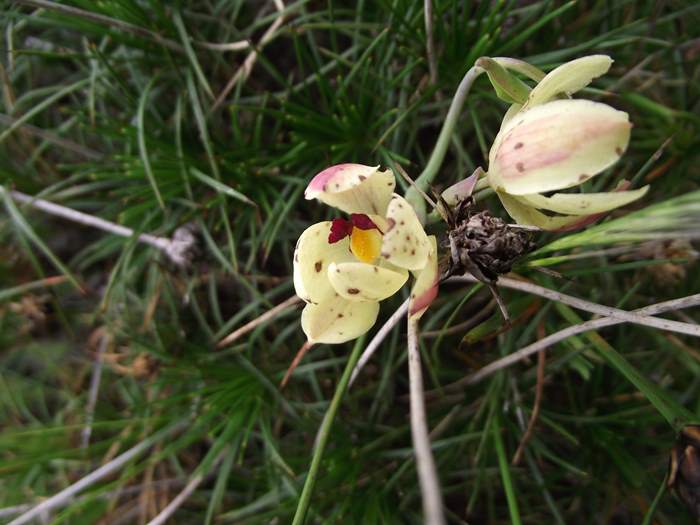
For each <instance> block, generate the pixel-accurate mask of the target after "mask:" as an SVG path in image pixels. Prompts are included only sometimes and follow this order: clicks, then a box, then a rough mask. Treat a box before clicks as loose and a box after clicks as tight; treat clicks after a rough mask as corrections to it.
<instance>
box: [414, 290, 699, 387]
mask: <svg viewBox="0 0 700 525" xmlns="http://www.w3.org/2000/svg"><path fill="white" fill-rule="evenodd" d="M499 281H500V279H499ZM699 305H700V294H695V295H689V296H687V297H682V298H681V299H674V300H672V301H665V302H663V303H657V304H653V305H651V306H647V307H644V308H640V309H638V310H634V312H633V313H635V314H638V315H644V316H648V315H656V314H661V313H664V312H669V311H673V310H680V309H683V308H690V307H692V306H699ZM623 322H625V321H624V320H622V319H619V318H618V319H615V318H612V317H603V318H601V319H594V320H591V321H586V322H584V323H580V324H575V325H573V326H569V327H567V328H564V329H563V330H560V331H559V332H555V333H553V334H551V335H548V336H547V337H545V338H543V339H540V340H539V341H537V342H535V343H532V344H531V345H528V346H526V347H524V348H521V349H520V350H518V351H517V352H513V353H512V354H509V355H507V356H505V357H503V358H501V359H497V360H496V361H494V362H493V363H490V364H488V365H486V366H485V367H483V368H481V369H480V370H479V371H478V372H475V373H473V374H470V375H468V376H465V377H463V378H462V379H460V380H458V381H455V382H454V383H450V384H449V385H446V386H445V387H443V388H442V389H440V390H439V391H438V390H435V391H432V392H428V393H427V394H426V397H428V398H430V399H432V398H434V397H436V396H439V395H442V394H444V392H446V391H448V392H449V391H455V390H461V389H462V388H464V387H466V386H469V385H474V384H476V383H479V382H481V381H483V380H484V379H486V378H487V377H489V376H491V375H493V374H495V373H496V372H498V371H499V370H502V369H504V368H507V367H509V366H512V365H514V364H515V363H517V362H518V361H522V360H523V359H525V358H526V357H529V356H531V355H532V354H534V353H536V352H539V351H540V350H544V349H545V348H548V347H550V346H552V345H554V344H556V343H558V342H559V341H563V340H564V339H566V338H568V337H571V336H573V335H576V334H580V333H582V332H588V331H589V330H599V329H600V328H604V327H606V326H612V325H616V324H620V323H623Z"/></svg>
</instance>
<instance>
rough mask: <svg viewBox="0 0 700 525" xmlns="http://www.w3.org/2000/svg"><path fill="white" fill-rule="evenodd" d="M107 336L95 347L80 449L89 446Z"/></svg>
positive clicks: (103, 335) (107, 341) (104, 335)
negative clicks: (95, 352) (95, 353)
mask: <svg viewBox="0 0 700 525" xmlns="http://www.w3.org/2000/svg"><path fill="white" fill-rule="evenodd" d="M109 337H110V336H109V334H107V333H106V332H105V333H103V334H102V337H101V338H100V344H99V345H98V347H97V355H95V363H94V365H93V366H92V378H91V379H90V392H89V393H88V402H87V407H85V428H83V431H82V433H81V436H80V446H81V448H87V446H88V445H89V444H90V435H91V434H92V422H93V419H94V418H95V405H96V404H97V394H98V392H99V391H100V380H101V379H102V368H103V365H104V361H102V356H103V355H104V353H105V350H106V349H107V345H108V344H109Z"/></svg>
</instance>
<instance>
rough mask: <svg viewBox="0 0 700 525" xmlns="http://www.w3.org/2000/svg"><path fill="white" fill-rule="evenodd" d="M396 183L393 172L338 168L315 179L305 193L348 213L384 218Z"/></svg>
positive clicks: (350, 166) (353, 166) (351, 166)
mask: <svg viewBox="0 0 700 525" xmlns="http://www.w3.org/2000/svg"><path fill="white" fill-rule="evenodd" d="M395 186H396V180H395V178H394V174H393V173H392V172H391V170H385V171H380V170H379V167H378V166H364V165H362V164H338V165H336V166H331V167H330V168H326V169H325V170H323V171H322V172H321V173H319V174H318V175H316V176H315V177H314V178H313V179H312V180H311V182H310V183H309V185H308V186H307V188H306V191H305V192H304V196H305V197H306V198H307V199H318V200H320V201H321V202H323V203H324V204H327V205H329V206H333V207H334V208H338V209H339V210H342V211H344V212H346V213H363V214H375V215H384V213H385V212H386V207H387V204H389V199H391V194H392V193H393V191H394V187H395Z"/></svg>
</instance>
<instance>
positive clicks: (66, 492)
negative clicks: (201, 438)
mask: <svg viewBox="0 0 700 525" xmlns="http://www.w3.org/2000/svg"><path fill="white" fill-rule="evenodd" d="M186 424H187V422H186V421H181V422H178V423H176V424H174V425H170V426H169V427H166V428H164V429H163V430H161V431H160V432H157V433H155V434H153V435H152V436H151V437H149V438H146V439H144V440H143V441H142V442H141V443H139V444H138V445H136V446H135V447H132V448H130V449H129V450H127V451H126V452H124V453H123V454H121V455H119V456H117V457H116V458H114V459H113V460H112V461H110V462H109V463H105V464H104V465H102V466H101V467H100V468H98V469H97V470H94V471H92V472H91V473H90V474H88V475H87V476H85V477H84V478H81V479H80V480H78V481H76V482H75V483H73V484H72V485H70V486H68V487H66V488H65V489H63V490H62V491H60V492H59V493H57V494H55V495H53V496H51V497H50V498H48V499H46V500H44V501H42V502H41V503H39V504H38V505H36V506H35V507H33V508H32V509H31V510H29V511H27V512H25V513H24V514H22V515H21V516H18V517H17V518H15V519H14V520H12V521H11V522H10V523H9V525H23V524H24V523H29V522H31V521H32V520H33V519H35V518H37V517H39V516H41V515H43V514H44V513H45V512H49V511H51V510H53V509H55V508H57V507H60V506H62V505H64V504H65V502H66V501H69V500H71V499H72V498H73V497H74V496H75V495H76V494H78V493H79V492H81V491H83V490H85V489H86V488H88V487H90V486H91V485H93V484H95V483H97V482H98V481H100V480H101V479H102V478H104V477H106V476H109V475H110V474H111V473H112V472H115V471H117V470H119V469H120V468H121V467H122V466H124V465H126V464H127V463H128V462H129V461H131V460H132V459H134V458H135V457H137V456H139V455H140V454H142V453H143V452H145V451H146V450H148V449H149V448H151V446H153V445H154V444H155V443H157V442H158V441H160V440H161V439H163V438H165V437H168V436H170V435H171V434H174V433H175V432H177V431H179V430H180V429H182V428H183V427H184V426H185V425H186Z"/></svg>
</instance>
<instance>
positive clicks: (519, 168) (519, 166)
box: [515, 162, 525, 173]
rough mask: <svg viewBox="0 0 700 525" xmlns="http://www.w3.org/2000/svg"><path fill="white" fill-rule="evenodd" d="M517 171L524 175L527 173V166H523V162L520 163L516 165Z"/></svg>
mask: <svg viewBox="0 0 700 525" xmlns="http://www.w3.org/2000/svg"><path fill="white" fill-rule="evenodd" d="M515 169H517V170H518V171H519V172H520V173H522V172H523V171H525V164H523V163H522V162H518V163H517V164H516V165H515Z"/></svg>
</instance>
